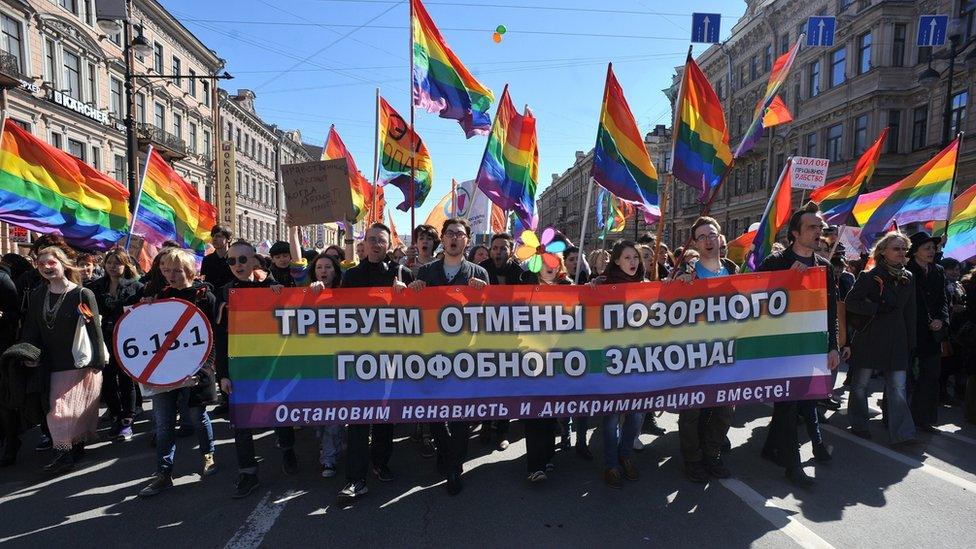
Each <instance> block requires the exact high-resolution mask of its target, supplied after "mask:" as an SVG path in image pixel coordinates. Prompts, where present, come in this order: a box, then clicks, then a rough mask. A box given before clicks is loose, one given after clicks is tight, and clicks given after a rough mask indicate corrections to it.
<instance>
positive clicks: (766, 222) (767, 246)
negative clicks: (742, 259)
mask: <svg viewBox="0 0 976 549" xmlns="http://www.w3.org/2000/svg"><path fill="white" fill-rule="evenodd" d="M792 164H793V160H792V159H791V160H790V161H789V162H787V163H786V166H783V171H782V173H780V174H779V180H778V181H777V182H776V186H775V187H773V192H772V194H770V196H769V202H767V203H766V210H765V211H764V212H763V216H762V220H760V221H759V228H758V229H756V236H755V238H754V239H753V241H752V251H751V252H749V254H748V258H747V259H746V264H745V266H744V267H745V268H746V270H749V271H755V270H756V269H757V268H759V265H760V264H762V262H763V260H764V259H766V257H767V256H768V255H769V254H770V253H772V250H773V244H774V243H775V242H776V234H777V233H779V231H780V230H781V229H782V228H783V227H784V226H785V225H786V222H787V221H789V219H790V202H791V198H792V196H793V182H792V179H791V177H790V168H791V166H792Z"/></svg>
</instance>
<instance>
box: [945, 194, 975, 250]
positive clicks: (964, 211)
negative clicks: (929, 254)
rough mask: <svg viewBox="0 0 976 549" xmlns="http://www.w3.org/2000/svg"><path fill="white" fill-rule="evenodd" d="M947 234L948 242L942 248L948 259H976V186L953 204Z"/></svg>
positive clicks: (958, 197) (957, 198)
mask: <svg viewBox="0 0 976 549" xmlns="http://www.w3.org/2000/svg"><path fill="white" fill-rule="evenodd" d="M946 234H947V235H948V240H946V244H945V246H944V247H943V248H942V253H943V254H944V255H945V256H946V257H951V258H954V259H958V260H959V261H966V260H967V259H969V258H971V257H976V185H973V186H971V187H969V188H968V189H966V192H964V193H962V194H961V195H959V196H957V197H956V199H955V200H954V201H953V202H952V217H951V218H950V219H949V228H948V229H947V230H946Z"/></svg>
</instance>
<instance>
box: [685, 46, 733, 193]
mask: <svg viewBox="0 0 976 549" xmlns="http://www.w3.org/2000/svg"><path fill="white" fill-rule="evenodd" d="M674 128H676V131H675V132H674V143H673V151H672V154H671V158H673V159H674V160H673V162H672V164H671V171H672V172H673V173H674V176H675V177H677V178H678V179H680V180H681V181H683V182H685V184H687V185H690V186H691V187H693V188H695V189H697V190H698V191H699V197H700V198H701V199H704V198H705V197H707V196H708V194H709V193H710V192H711V190H712V189H714V188H715V186H716V185H718V183H719V181H721V180H722V177H723V176H724V175H725V173H726V172H727V171H728V170H729V167H730V166H731V165H732V151H731V150H730V149H729V130H728V128H727V127H726V125H725V113H724V112H722V104H721V103H720V102H719V99H718V95H716V94H715V90H713V89H712V85H711V84H710V83H709V82H708V78H706V77H705V74H704V73H702V71H701V69H700V68H699V67H698V63H695V60H694V59H693V58H692V57H691V55H690V54H689V55H688V60H687V61H685V72H684V75H683V76H682V79H681V90H680V92H679V97H678V107H677V108H676V109H675V120H674Z"/></svg>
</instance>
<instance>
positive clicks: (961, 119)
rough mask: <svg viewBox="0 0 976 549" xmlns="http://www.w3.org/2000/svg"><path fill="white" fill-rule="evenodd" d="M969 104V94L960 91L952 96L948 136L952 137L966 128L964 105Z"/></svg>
mask: <svg viewBox="0 0 976 549" xmlns="http://www.w3.org/2000/svg"><path fill="white" fill-rule="evenodd" d="M968 102H969V92H967V91H961V92H959V93H957V94H956V95H953V96H952V102H951V103H950V105H951V107H952V112H951V115H950V117H949V136H950V137H951V136H954V135H956V134H957V133H959V132H960V131H962V130H963V128H965V127H966V103H968Z"/></svg>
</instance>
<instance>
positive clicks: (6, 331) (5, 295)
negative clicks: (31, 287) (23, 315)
mask: <svg viewBox="0 0 976 549" xmlns="http://www.w3.org/2000/svg"><path fill="white" fill-rule="evenodd" d="M0 314H2V316H0V353H2V352H3V351H4V350H6V348H7V347H10V346H11V345H13V344H14V342H15V341H17V329H18V327H19V325H20V296H19V295H17V287H16V286H14V281H13V280H11V279H10V275H9V274H7V271H5V270H3V269H0Z"/></svg>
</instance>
